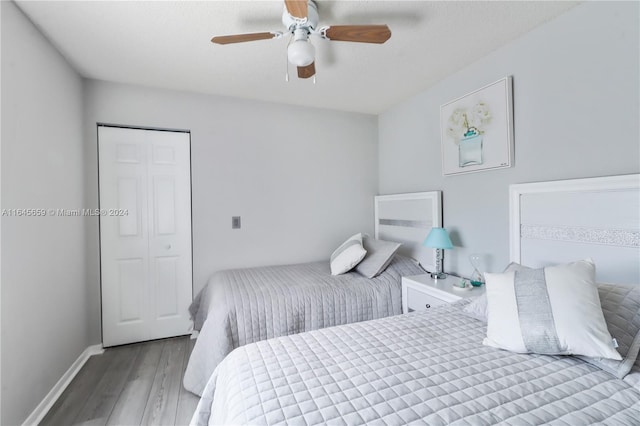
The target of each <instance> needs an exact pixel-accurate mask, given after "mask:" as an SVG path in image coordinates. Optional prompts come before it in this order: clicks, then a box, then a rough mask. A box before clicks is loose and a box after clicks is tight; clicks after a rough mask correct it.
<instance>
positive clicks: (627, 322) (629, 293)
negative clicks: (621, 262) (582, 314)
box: [579, 284, 640, 379]
mask: <svg viewBox="0 0 640 426" xmlns="http://www.w3.org/2000/svg"><path fill="white" fill-rule="evenodd" d="M598 293H599V294H600V304H601V305H602V312H603V313H604V319H605V321H606V322H607V328H608V329H609V332H610V333H611V335H612V336H613V337H614V338H615V339H616V342H617V343H618V348H617V350H618V352H619V353H620V355H621V356H622V360H621V361H615V360H612V359H606V358H590V357H586V356H580V357H579V358H580V359H582V360H584V361H587V362H588V363H590V364H593V365H595V366H596V367H598V368H600V369H602V370H604V371H607V372H609V373H611V374H613V375H614V376H616V377H617V378H619V379H622V378H623V377H624V376H626V375H627V374H629V372H630V371H631V369H632V368H633V364H634V362H636V359H638V352H639V351H640V285H635V286H627V285H616V284H599V285H598Z"/></svg>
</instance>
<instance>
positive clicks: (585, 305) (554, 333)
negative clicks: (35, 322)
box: [483, 260, 622, 360]
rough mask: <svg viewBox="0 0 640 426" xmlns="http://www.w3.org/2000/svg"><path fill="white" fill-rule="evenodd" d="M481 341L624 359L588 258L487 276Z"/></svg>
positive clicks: (528, 350)
mask: <svg viewBox="0 0 640 426" xmlns="http://www.w3.org/2000/svg"><path fill="white" fill-rule="evenodd" d="M485 279H486V286H487V289H486V292H487V302H488V321H487V337H486V338H485V339H484V341H483V344H485V345H487V346H493V347H496V348H501V349H506V350H509V351H512V352H518V353H539V354H546V355H573V354H575V355H585V356H589V357H598V358H610V359H616V360H621V359H622V357H621V356H620V354H619V353H618V352H617V351H616V350H615V348H614V343H613V339H612V338H611V335H610V334H609V331H608V330H607V325H606V323H605V319H604V314H603V313H602V308H601V307H600V298H599V296H598V289H597V287H596V284H595V265H594V264H593V262H591V261H590V260H583V261H579V262H574V263H570V264H567V265H557V266H549V267H546V268H543V269H525V268H523V269H522V270H518V271H509V272H504V273H502V274H489V273H488V274H485Z"/></svg>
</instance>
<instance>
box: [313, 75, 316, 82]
mask: <svg viewBox="0 0 640 426" xmlns="http://www.w3.org/2000/svg"><path fill="white" fill-rule="evenodd" d="M313 84H316V75H315V74H314V75H313Z"/></svg>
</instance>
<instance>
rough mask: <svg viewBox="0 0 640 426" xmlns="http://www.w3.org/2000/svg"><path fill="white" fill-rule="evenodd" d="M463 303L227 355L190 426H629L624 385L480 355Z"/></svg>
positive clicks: (477, 334)
mask: <svg viewBox="0 0 640 426" xmlns="http://www.w3.org/2000/svg"><path fill="white" fill-rule="evenodd" d="M468 302H469V301H463V302H459V303H455V304H452V305H443V306H439V307H436V308H434V309H431V310H429V311H424V312H413V313H410V314H406V315H398V316H394V317H388V318H383V319H379V320H374V321H366V322H361V323H356V324H349V325H342V326H338V327H332V328H326V329H322V330H317V331H312V332H308V333H303V334H298V335H293V336H286V337H280V338H277V339H271V340H267V341H262V342H257V343H254V344H250V345H247V346H243V347H241V348H239V349H236V350H235V351H233V352H232V353H231V354H230V355H229V356H228V357H227V358H226V359H225V360H224V361H223V362H222V363H221V364H220V365H219V366H218V368H217V369H216V370H215V372H214V374H213V375H212V377H211V378H210V380H209V382H208V384H207V386H206V388H205V390H204V393H203V396H202V399H201V401H200V403H199V405H198V408H197V410H196V413H195V414H194V417H193V420H192V424H194V425H206V424H247V423H249V424H270V425H274V424H323V423H329V424H348V425H359V424H381V425H382V424H393V425H397V424H429V425H444V424H457V425H467V424H472V425H492V424H498V423H503V424H516V425H533V424H547V423H548V424H555V425H578V424H580V425H583V424H593V423H600V422H603V423H604V424H615V425H638V424H639V422H640V392H639V391H638V390H637V389H634V388H633V386H632V385H631V384H629V383H627V382H625V381H624V380H620V379H617V378H615V377H614V376H612V375H610V374H609V373H606V372H604V371H602V370H599V369H598V368H596V367H594V366H593V365H590V364H587V363H585V362H584V361H582V360H580V359H577V358H574V357H568V356H545V355H527V354H516V353H511V352H507V351H502V350H499V349H495V348H491V347H487V346H483V345H482V344H481V342H482V338H483V337H484V335H485V332H486V329H485V325H484V324H483V323H481V322H480V321H477V320H474V319H471V318H469V317H466V316H464V315H463V314H462V311H461V309H462V307H463V306H464V305H466V303H468Z"/></svg>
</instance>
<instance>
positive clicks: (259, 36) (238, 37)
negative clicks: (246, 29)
mask: <svg viewBox="0 0 640 426" xmlns="http://www.w3.org/2000/svg"><path fill="white" fill-rule="evenodd" d="M276 37H279V33H269V32H266V33H252V34H235V35H228V36H217V37H214V38H212V39H211V42H212V43H216V44H230V43H243V42H245V41H255V40H268V39H270V38H276Z"/></svg>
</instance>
